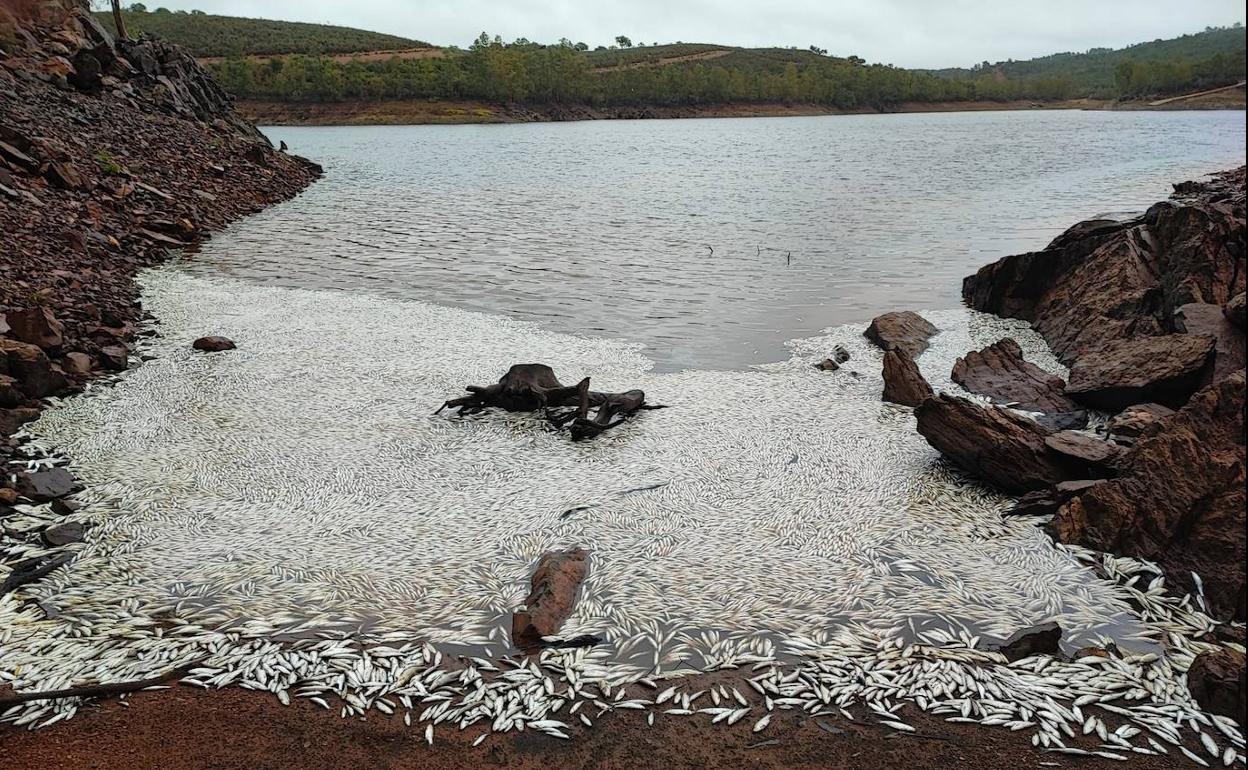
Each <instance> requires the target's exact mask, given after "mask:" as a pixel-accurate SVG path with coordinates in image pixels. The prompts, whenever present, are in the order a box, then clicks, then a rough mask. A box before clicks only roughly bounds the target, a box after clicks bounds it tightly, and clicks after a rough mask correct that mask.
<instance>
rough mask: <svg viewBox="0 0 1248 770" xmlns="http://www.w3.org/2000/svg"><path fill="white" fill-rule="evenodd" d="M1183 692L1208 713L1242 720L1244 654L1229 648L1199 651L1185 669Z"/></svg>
mask: <svg viewBox="0 0 1248 770" xmlns="http://www.w3.org/2000/svg"><path fill="white" fill-rule="evenodd" d="M1187 689H1188V690H1189V691H1190V692H1191V693H1192V698H1194V699H1195V700H1196V702H1197V703H1199V704H1200V707H1201V708H1202V709H1204V710H1205V711H1208V712H1209V713H1211V714H1221V715H1222V716H1224V717H1230V718H1231V719H1234V720H1236V721H1238V722H1240V723H1241V724H1242V723H1243V721H1244V706H1245V699H1244V690H1245V676H1244V654H1243V653H1242V652H1239V651H1238V650H1233V649H1231V648H1230V647H1222V648H1220V649H1217V650H1213V651H1211V652H1202V653H1200V654H1199V655H1197V656H1196V659H1195V660H1193V661H1192V666H1191V668H1189V669H1188V670H1187Z"/></svg>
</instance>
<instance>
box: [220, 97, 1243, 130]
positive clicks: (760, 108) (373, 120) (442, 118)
mask: <svg viewBox="0 0 1248 770" xmlns="http://www.w3.org/2000/svg"><path fill="white" fill-rule="evenodd" d="M237 107H238V110H239V112H241V113H242V114H243V115H244V116H245V117H246V118H247V119H248V120H250V121H252V122H253V123H255V124H257V125H262V126H365V125H454V124H487V123H543V122H556V121H570V120H644V119H671V118H774V117H797V116H810V115H861V114H881V113H909V112H975V111H986V110H1072V109H1073V110H1227V109H1233V110H1242V109H1244V108H1245V99H1244V89H1243V88H1239V89H1236V90H1233V91H1229V92H1222V93H1217V94H1209V95H1207V96H1202V97H1198V98H1194V99H1189V100H1184V101H1176V102H1170V103H1167V104H1164V105H1159V106H1152V105H1150V104H1149V103H1148V102H1145V101H1108V100H1097V99H1070V100H1065V101H1055V102H1037V101H1025V100H1020V101H1006V102H997V101H974V102H903V103H901V104H898V105H896V106H895V107H892V108H887V109H876V108H873V107H862V108H856V109H850V110H838V109H833V108H828V107H822V106H820V105H815V104H720V105H699V106H681V107H664V106H636V107H590V106H586V105H575V106H570V105H543V106H539V105H517V104H496V103H490V102H482V101H472V100H453V101H452V100H430V99H395V100H382V101H351V102H332V103H330V102H322V103H300V102H267V101H251V100H241V101H239V102H238V104H237Z"/></svg>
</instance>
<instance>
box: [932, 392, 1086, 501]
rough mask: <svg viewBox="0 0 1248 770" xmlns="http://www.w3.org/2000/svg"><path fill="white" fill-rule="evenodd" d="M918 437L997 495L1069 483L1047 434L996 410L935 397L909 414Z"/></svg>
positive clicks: (1031, 423) (1020, 418) (954, 398)
mask: <svg viewBox="0 0 1248 770" xmlns="http://www.w3.org/2000/svg"><path fill="white" fill-rule="evenodd" d="M914 414H915V417H916V418H917V419H918V430H919V433H921V434H922V435H923V437H924V438H926V439H927V442H928V443H929V444H931V445H932V446H933V447H935V448H936V449H937V450H939V451H940V453H941V454H943V455H944V456H945V457H947V458H949V459H950V460H952V461H953V462H955V463H957V464H958V465H960V466H961V467H962V468H964V469H965V470H967V471H969V472H971V473H973V474H975V475H976V476H978V477H980V478H982V479H984V480H985V481H987V482H989V483H991V484H993V485H994V486H996V487H999V488H1000V489H1003V490H1005V491H1007V492H1010V493H1013V494H1023V493H1025V492H1031V491H1034V490H1038V489H1047V488H1049V487H1050V486H1052V485H1053V484H1056V483H1058V482H1059V481H1069V480H1071V479H1073V478H1075V477H1074V476H1071V475H1070V472H1069V470H1068V469H1067V467H1066V466H1065V465H1064V464H1063V463H1062V461H1061V458H1060V456H1058V455H1057V454H1056V453H1054V452H1053V451H1052V450H1050V449H1049V448H1048V446H1046V445H1045V443H1044V440H1045V438H1046V437H1048V436H1049V431H1047V430H1045V429H1044V428H1042V427H1040V426H1039V425H1037V424H1036V423H1035V422H1034V421H1032V420H1029V419H1027V418H1026V417H1023V416H1022V415H1019V414H1015V413H1013V412H1011V411H1009V410H1007V409H1001V408H998V407H982V406H980V405H979V404H976V403H974V402H972V401H970V400H968V399H965V398H960V397H958V396H951V395H949V394H947V393H941V394H939V395H937V396H934V397H933V398H929V399H927V400H926V401H924V402H923V403H922V404H920V405H919V406H918V408H917V409H915V410H914Z"/></svg>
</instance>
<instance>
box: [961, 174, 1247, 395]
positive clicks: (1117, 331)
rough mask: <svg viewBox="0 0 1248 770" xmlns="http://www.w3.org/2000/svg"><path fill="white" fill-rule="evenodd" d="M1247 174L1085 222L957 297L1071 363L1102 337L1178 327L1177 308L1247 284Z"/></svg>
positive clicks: (969, 284) (1221, 177) (1000, 266)
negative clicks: (1025, 327)
mask: <svg viewBox="0 0 1248 770" xmlns="http://www.w3.org/2000/svg"><path fill="white" fill-rule="evenodd" d="M1244 175H1245V170H1244V169H1243V168H1239V169H1236V170H1235V171H1231V172H1226V173H1224V174H1218V175H1215V177H1214V178H1213V179H1211V180H1209V181H1207V182H1199V183H1194V184H1193V185H1192V186H1191V187H1189V188H1185V189H1186V192H1185V193H1184V194H1183V195H1181V196H1176V198H1175V200H1174V201H1173V202H1167V203H1164V204H1160V205H1158V206H1154V207H1153V208H1151V209H1149V211H1148V213H1147V214H1146V215H1145V216H1143V217H1140V218H1138V219H1133V220H1127V221H1122V222H1115V221H1111V220H1093V221H1089V222H1081V223H1079V224H1077V225H1075V226H1074V227H1072V228H1070V229H1069V230H1067V231H1066V232H1065V233H1063V234H1062V235H1060V236H1058V237H1057V238H1056V239H1054V241H1053V242H1052V243H1050V244H1049V245H1048V246H1047V247H1046V248H1045V249H1044V250H1042V251H1038V252H1031V253H1027V254H1018V255H1014V256H1010V257H1005V258H1003V259H1001V260H998V261H997V262H995V263H993V264H991V265H987V266H985V267H983V268H981V269H980V270H979V272H977V273H976V274H975V275H973V276H969V277H968V278H966V279H965V280H964V281H963V284H962V295H963V298H964V299H965V300H966V301H967V303H968V304H969V305H970V306H971V307H973V308H975V309H976V310H983V311H986V312H990V313H995V314H997V315H1001V316H1006V317H1009V318H1021V319H1024V320H1026V321H1030V322H1031V323H1032V325H1033V327H1034V328H1035V329H1036V330H1037V331H1038V332H1040V334H1041V335H1042V336H1043V337H1044V339H1045V341H1046V342H1048V343H1049V347H1050V348H1052V349H1053V351H1054V352H1055V353H1056V354H1057V355H1058V357H1059V358H1060V359H1061V360H1062V361H1063V362H1064V363H1067V364H1071V363H1072V362H1074V361H1075V360H1077V359H1078V358H1079V357H1080V356H1081V355H1082V353H1083V351H1084V350H1086V349H1089V348H1095V347H1099V346H1100V345H1102V344H1104V343H1105V342H1108V341H1113V340H1125V339H1130V338H1132V337H1138V336H1149V335H1159V334H1166V333H1168V332H1171V331H1174V329H1173V322H1172V315H1173V313H1174V311H1175V310H1176V309H1177V308H1179V307H1181V306H1183V305H1186V304H1188V303H1191V302H1208V303H1213V304H1219V305H1220V304H1222V303H1225V302H1227V301H1228V300H1230V299H1231V297H1233V296H1234V295H1236V294H1237V293H1239V292H1242V291H1243V290H1244V280H1245V265H1244V253H1245V226H1244V225H1245V222H1244V200H1245V194H1244ZM1068 391H1069V388H1068Z"/></svg>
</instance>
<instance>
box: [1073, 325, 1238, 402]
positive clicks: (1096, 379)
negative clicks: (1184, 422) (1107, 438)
mask: <svg viewBox="0 0 1248 770" xmlns="http://www.w3.org/2000/svg"><path fill="white" fill-rule="evenodd" d="M1213 349H1214V341H1213V338H1212V337H1207V336H1204V335H1193V334H1167V335H1164V336H1160V337H1139V338H1136V339H1129V340H1118V341H1114V342H1108V343H1106V344H1105V345H1102V346H1101V347H1099V348H1093V349H1088V350H1085V351H1084V353H1083V355H1082V356H1080V358H1079V360H1078V361H1077V362H1076V363H1075V365H1074V366H1073V367H1071V370H1070V382H1069V383H1068V384H1067V386H1066V393H1067V394H1068V395H1069V396H1070V397H1071V398H1073V399H1075V400H1076V401H1079V402H1080V403H1083V404H1087V405H1088V406H1091V407H1093V408H1097V409H1103V410H1105V411H1111V412H1117V411H1120V410H1122V409H1125V408H1127V407H1128V406H1131V405H1132V404H1143V403H1148V402H1156V403H1159V404H1164V405H1166V406H1169V407H1173V408H1176V409H1177V408H1178V407H1180V406H1182V405H1183V404H1185V403H1186V402H1187V399H1188V398H1189V397H1190V396H1191V395H1192V393H1194V392H1196V389H1197V388H1199V387H1200V386H1201V384H1202V381H1203V380H1204V379H1205V378H1206V377H1207V376H1208V374H1209V366H1210V363H1211V361H1212V358H1213Z"/></svg>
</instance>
